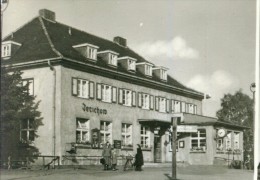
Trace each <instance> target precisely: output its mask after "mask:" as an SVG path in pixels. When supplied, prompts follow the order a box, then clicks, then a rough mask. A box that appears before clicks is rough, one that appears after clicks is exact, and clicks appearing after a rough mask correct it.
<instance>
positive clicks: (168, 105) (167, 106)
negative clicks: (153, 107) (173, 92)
mask: <svg viewBox="0 0 260 180" xmlns="http://www.w3.org/2000/svg"><path fill="white" fill-rule="evenodd" d="M166 112H167V113H169V112H170V100H169V99H166Z"/></svg>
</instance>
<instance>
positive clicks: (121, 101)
mask: <svg viewBox="0 0 260 180" xmlns="http://www.w3.org/2000/svg"><path fill="white" fill-rule="evenodd" d="M118 104H123V89H119V90H118Z"/></svg>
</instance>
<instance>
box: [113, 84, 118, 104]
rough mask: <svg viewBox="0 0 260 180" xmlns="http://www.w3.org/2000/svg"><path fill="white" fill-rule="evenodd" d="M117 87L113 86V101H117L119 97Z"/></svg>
mask: <svg viewBox="0 0 260 180" xmlns="http://www.w3.org/2000/svg"><path fill="white" fill-rule="evenodd" d="M116 91H117V88H116V87H112V102H113V103H116V99H117V92H116Z"/></svg>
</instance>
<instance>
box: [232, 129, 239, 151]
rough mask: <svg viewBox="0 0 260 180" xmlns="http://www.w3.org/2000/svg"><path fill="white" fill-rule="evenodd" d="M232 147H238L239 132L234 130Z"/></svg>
mask: <svg viewBox="0 0 260 180" xmlns="http://www.w3.org/2000/svg"><path fill="white" fill-rule="evenodd" d="M233 146H234V149H240V132H236V131H235V132H234V145H233Z"/></svg>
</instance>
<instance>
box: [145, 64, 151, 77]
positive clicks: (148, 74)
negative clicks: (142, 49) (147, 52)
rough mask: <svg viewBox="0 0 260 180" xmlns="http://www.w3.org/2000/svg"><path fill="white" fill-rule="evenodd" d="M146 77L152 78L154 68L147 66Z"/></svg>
mask: <svg viewBox="0 0 260 180" xmlns="http://www.w3.org/2000/svg"><path fill="white" fill-rule="evenodd" d="M145 75H147V76H152V66H150V65H148V64H145Z"/></svg>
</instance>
